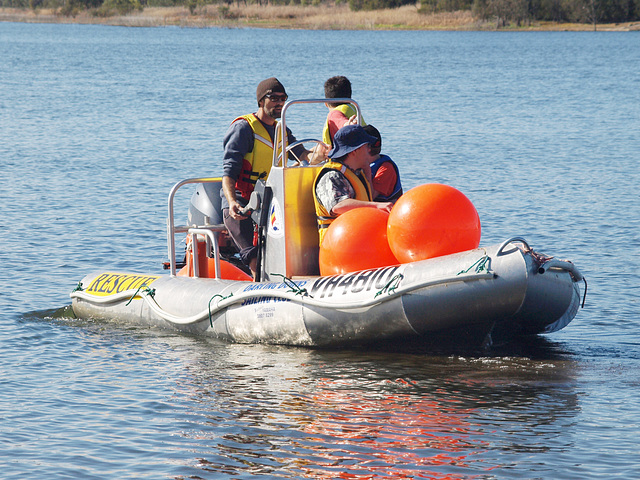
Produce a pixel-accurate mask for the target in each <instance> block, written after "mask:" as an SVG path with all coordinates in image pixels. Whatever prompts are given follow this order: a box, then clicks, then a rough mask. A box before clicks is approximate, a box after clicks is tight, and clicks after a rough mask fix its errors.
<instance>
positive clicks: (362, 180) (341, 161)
mask: <svg viewBox="0 0 640 480" xmlns="http://www.w3.org/2000/svg"><path fill="white" fill-rule="evenodd" d="M377 141H378V139H377V138H375V137H372V136H371V135H368V134H367V132H365V130H364V128H362V126H360V125H346V126H344V127H342V128H341V129H340V130H338V132H337V133H336V135H335V137H334V139H333V149H332V150H331V151H330V152H329V153H328V156H329V157H330V158H331V159H332V160H331V161H330V162H327V163H326V164H324V165H323V167H322V170H320V171H319V172H318V176H317V177H316V179H315V182H314V184H313V200H314V203H315V207H316V217H317V219H318V234H319V235H320V244H322V240H323V239H324V234H325V232H326V231H327V228H328V227H329V225H331V223H332V222H333V221H334V220H335V219H336V218H338V216H339V215H341V214H343V213H345V212H347V211H349V210H352V209H354V208H361V207H368V208H377V209H380V210H384V211H385V212H390V211H391V207H393V203H391V202H374V201H372V189H371V170H370V168H369V165H370V163H371V162H372V161H373V159H374V157H373V155H372V154H371V147H372V146H373V145H374V144H375V143H376V142H377Z"/></svg>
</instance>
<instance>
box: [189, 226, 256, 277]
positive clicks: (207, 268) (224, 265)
mask: <svg viewBox="0 0 640 480" xmlns="http://www.w3.org/2000/svg"><path fill="white" fill-rule="evenodd" d="M190 244H191V238H190V237H189V236H187V246H190ZM197 244H198V270H199V274H200V277H201V278H215V277H216V262H215V259H213V258H209V257H207V255H206V245H207V244H206V242H205V241H204V240H198V242H197ZM186 262H187V264H186V265H185V266H184V267H182V268H181V269H180V271H179V272H178V273H177V275H178V276H179V277H193V276H194V272H193V253H192V252H191V248H187V258H186ZM220 278H223V279H225V280H240V281H245V282H251V281H252V280H253V279H252V278H251V275H248V274H246V273H245V272H243V271H242V270H240V269H239V268H238V267H236V266H235V265H233V264H231V263H229V262H227V261H225V260H222V259H220Z"/></svg>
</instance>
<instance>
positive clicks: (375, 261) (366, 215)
mask: <svg viewBox="0 0 640 480" xmlns="http://www.w3.org/2000/svg"><path fill="white" fill-rule="evenodd" d="M388 218H389V214H388V213H387V212H384V211H382V210H378V209H376V208H366V207H365V208H356V209H353V210H349V211H347V212H345V213H343V214H342V215H340V216H339V217H338V218H336V219H335V220H334V221H333V222H332V223H331V225H329V228H328V229H327V232H326V233H325V236H324V240H323V241H322V245H320V257H319V261H320V275H336V274H341V273H347V272H356V271H358V270H365V269H368V268H378V267H386V266H388V265H397V264H398V263H400V262H398V260H397V259H396V257H395V256H394V255H393V253H392V252H391V249H390V248H389V242H388V241H387V220H388Z"/></svg>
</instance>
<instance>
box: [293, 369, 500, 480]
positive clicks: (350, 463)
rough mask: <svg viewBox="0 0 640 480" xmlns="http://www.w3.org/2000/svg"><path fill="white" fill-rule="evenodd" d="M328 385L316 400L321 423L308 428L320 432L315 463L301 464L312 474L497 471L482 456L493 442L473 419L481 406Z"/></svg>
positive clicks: (433, 475)
mask: <svg viewBox="0 0 640 480" xmlns="http://www.w3.org/2000/svg"><path fill="white" fill-rule="evenodd" d="M399 382H403V381H402V380H399ZM321 385H323V386H324V387H325V388H323V390H322V391H321V392H320V393H318V394H316V395H314V396H313V397H312V399H311V400H312V403H313V410H314V412H315V417H314V420H313V421H312V422H311V423H310V424H308V425H306V426H305V428H304V431H305V432H306V433H307V434H311V435H317V437H311V438H310V439H308V440H311V441H315V442H317V444H316V445H314V446H313V447H312V449H313V457H314V458H313V459H311V458H309V456H308V455H307V456H306V458H305V459H304V460H302V459H300V460H299V461H298V462H299V463H298V465H297V466H298V468H300V469H301V470H302V471H303V472H304V475H305V476H306V477H310V478H327V479H328V478H344V479H369V478H370V479H373V478H375V479H384V478H388V479H392V478H393V479H398V478H401V479H402V478H429V479H437V480H453V479H472V478H477V477H478V476H479V475H480V474H479V473H478V471H479V470H480V471H481V472H482V473H483V474H486V472H487V471H488V470H491V469H492V468H491V467H488V466H487V465H485V464H483V463H482V460H481V459H478V458H477V457H476V458H474V456H476V455H477V454H478V453H481V452H483V451H485V450H486V449H487V444H486V443H485V442H483V441H482V439H480V438H478V437H480V436H481V435H482V431H480V430H477V429H474V428H473V427H472V425H470V423H469V421H468V417H469V415H470V413H472V412H473V409H467V408H463V407H461V406H460V405H459V402H457V401H456V399H455V398H453V397H452V399H451V400H450V402H449V401H448V400H447V398H446V396H442V397H438V400H435V399H434V397H433V394H427V393H424V394H415V393H414V394H396V393H394V394H391V393H388V394H386V393H369V394H367V393H366V392H362V391H353V390H348V389H345V385H339V384H337V383H335V382H324V384H321ZM395 389H396V388H395V386H394V390H395ZM458 400H459V399H458ZM307 448H308V447H307ZM493 468H495V467H493Z"/></svg>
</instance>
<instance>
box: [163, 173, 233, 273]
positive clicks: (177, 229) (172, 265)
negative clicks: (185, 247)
mask: <svg viewBox="0 0 640 480" xmlns="http://www.w3.org/2000/svg"><path fill="white" fill-rule="evenodd" d="M220 181H222V179H221V178H220V177H204V178H187V179H186V180H182V181H181V182H178V183H176V184H175V185H174V186H173V187H172V188H171V191H170V192H169V198H168V216H167V248H168V250H169V271H170V274H171V276H172V277H175V276H176V239H175V235H176V233H188V232H189V229H193V228H198V229H204V230H208V231H210V232H213V231H216V232H219V231H221V230H222V229H218V228H219V227H220V225H198V226H193V225H179V226H176V224H175V217H174V208H173V201H174V199H175V196H176V192H177V191H178V190H179V189H180V188H181V187H184V186H185V185H190V184H194V183H216V182H220ZM198 233H201V232H198ZM204 234H205V235H207V236H208V235H209V234H208V233H204ZM213 236H214V237H215V235H213ZM192 240H194V239H192ZM214 242H215V243H214V245H215V246H216V248H215V259H216V276H217V275H218V274H219V272H220V268H219V263H220V254H219V252H218V248H217V245H218V242H217V239H215V240H214ZM194 245H195V243H194ZM193 257H194V260H197V247H195V248H194V255H193ZM194 272H196V270H195V266H194Z"/></svg>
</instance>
